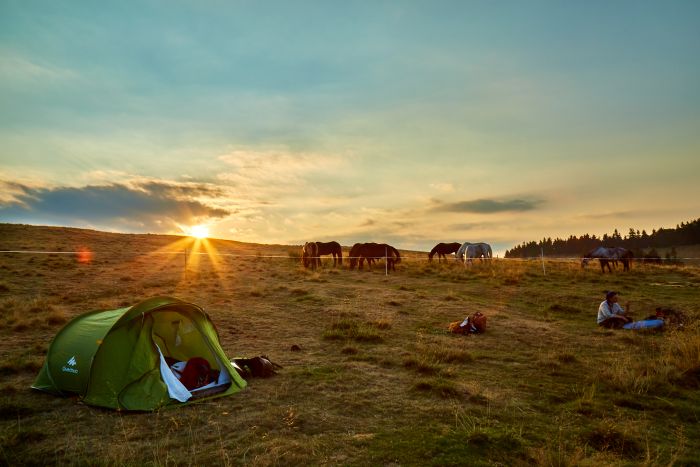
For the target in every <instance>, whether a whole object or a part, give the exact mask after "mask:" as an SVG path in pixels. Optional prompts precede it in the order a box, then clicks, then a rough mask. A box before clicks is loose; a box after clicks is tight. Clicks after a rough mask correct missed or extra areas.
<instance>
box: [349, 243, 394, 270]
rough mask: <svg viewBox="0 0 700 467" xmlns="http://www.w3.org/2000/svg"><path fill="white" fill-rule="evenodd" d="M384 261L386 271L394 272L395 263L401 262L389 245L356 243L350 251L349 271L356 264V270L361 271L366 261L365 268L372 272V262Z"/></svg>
mask: <svg viewBox="0 0 700 467" xmlns="http://www.w3.org/2000/svg"><path fill="white" fill-rule="evenodd" d="M380 259H386V262H387V269H390V270H392V271H396V263H400V262H401V254H400V253H399V251H398V250H397V249H396V248H394V247H393V246H391V245H387V244H386V243H374V242H370V243H356V244H355V245H353V247H352V249H351V250H350V269H351V270H352V269H355V265H356V264H358V260H359V266H358V270H362V267H363V264H364V261H365V260H367V267H368V268H369V270H370V271H371V270H372V261H377V260H380Z"/></svg>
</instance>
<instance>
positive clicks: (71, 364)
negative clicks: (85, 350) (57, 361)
mask: <svg viewBox="0 0 700 467" xmlns="http://www.w3.org/2000/svg"><path fill="white" fill-rule="evenodd" d="M77 364H78V361H77V360H76V359H75V355H73V356H72V357H71V358H69V359H68V361H67V362H66V365H64V366H63V368H61V370H62V371H63V372H65V373H73V374H75V375H77V374H78V369H77V368H75V366H76V365H77Z"/></svg>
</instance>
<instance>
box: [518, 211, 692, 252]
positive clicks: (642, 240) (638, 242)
mask: <svg viewBox="0 0 700 467" xmlns="http://www.w3.org/2000/svg"><path fill="white" fill-rule="evenodd" d="M695 244H700V218H699V219H696V220H694V221H691V222H687V223H681V224H680V225H676V227H675V228H672V229H664V228H660V229H658V230H656V229H655V230H652V232H651V233H647V232H646V231H645V230H642V231H641V232H640V231H639V230H635V229H634V228H631V227H630V229H629V232H628V233H627V235H625V236H622V234H620V232H618V231H617V229H615V231H614V232H613V233H612V235H608V234H604V235H603V236H602V237H596V236H595V235H589V234H584V235H582V236H580V237H577V236H575V235H571V236H570V237H569V238H567V239H562V238H555V239H554V240H552V239H551V238H543V239H542V240H540V241H539V242H535V241H531V242H523V243H522V244H520V245H518V246H516V247H514V248H512V249H510V250H506V253H505V257H506V258H529V257H535V256H540V255H542V254H544V255H545V256H581V255H583V254H585V253H586V252H588V251H590V250H592V249H593V248H595V247H598V246H606V247H613V246H620V247H623V248H627V249H628V250H632V251H633V253H634V255H635V256H636V257H638V258H643V257H646V258H655V257H658V254H656V250H655V249H656V248H672V247H676V246H680V245H695ZM673 256H674V255H673V254H671V256H670V258H671V259H672V257H673ZM667 257H668V255H667Z"/></svg>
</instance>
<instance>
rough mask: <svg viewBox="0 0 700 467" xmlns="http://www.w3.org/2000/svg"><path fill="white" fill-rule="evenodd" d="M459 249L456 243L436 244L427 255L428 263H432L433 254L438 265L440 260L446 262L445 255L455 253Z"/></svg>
mask: <svg viewBox="0 0 700 467" xmlns="http://www.w3.org/2000/svg"><path fill="white" fill-rule="evenodd" d="M459 247H460V244H459V243H457V242H454V243H438V244H437V245H435V246H434V247H433V249H432V250H430V253H429V254H428V261H432V260H433V256H435V254H437V255H438V263H439V262H440V258H443V259H444V260H445V261H447V256H446V255H449V254H451V253H455V252H457V250H459Z"/></svg>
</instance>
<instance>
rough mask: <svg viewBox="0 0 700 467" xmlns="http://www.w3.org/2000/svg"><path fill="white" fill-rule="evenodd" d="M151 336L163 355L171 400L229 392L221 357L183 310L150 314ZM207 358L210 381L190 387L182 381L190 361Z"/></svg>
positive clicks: (161, 369)
mask: <svg viewBox="0 0 700 467" xmlns="http://www.w3.org/2000/svg"><path fill="white" fill-rule="evenodd" d="M150 318H151V319H152V320H153V326H152V331H151V338H152V340H153V343H154V344H155V345H156V347H157V349H158V352H159V354H160V372H161V376H162V378H163V381H164V382H165V384H166V386H167V387H168V394H169V395H170V397H171V398H172V399H175V400H177V401H180V402H186V401H189V400H194V399H198V398H202V397H208V396H211V395H213V394H217V393H219V392H223V391H226V389H228V388H229V386H231V375H230V374H229V372H228V369H227V367H226V365H224V364H223V362H221V361H220V360H219V357H218V356H217V355H216V353H215V352H214V350H213V347H212V345H211V343H210V342H209V340H208V338H207V336H205V335H204V334H203V333H202V332H201V330H200V329H199V327H198V326H197V325H196V323H195V322H193V321H192V319H190V318H189V317H188V316H186V315H185V314H183V313H180V312H178V311H174V310H161V311H156V312H154V313H151V314H150ZM195 358H197V359H204V360H206V361H207V363H208V364H209V368H210V369H211V374H210V378H209V379H210V382H208V383H207V384H205V385H202V386H200V387H196V388H195V387H190V388H189V389H188V388H187V387H186V386H185V385H184V384H183V383H182V382H181V381H180V378H181V375H182V372H183V370H185V367H186V365H187V362H189V361H191V360H192V359H195Z"/></svg>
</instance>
